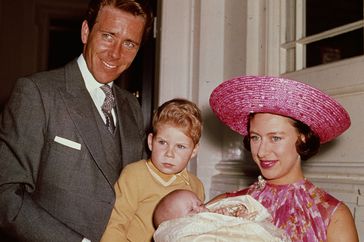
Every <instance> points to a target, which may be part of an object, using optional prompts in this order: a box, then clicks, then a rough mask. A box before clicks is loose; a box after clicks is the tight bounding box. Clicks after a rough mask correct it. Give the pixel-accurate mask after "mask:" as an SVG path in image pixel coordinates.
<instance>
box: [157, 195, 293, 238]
mask: <svg viewBox="0 0 364 242" xmlns="http://www.w3.org/2000/svg"><path fill="white" fill-rule="evenodd" d="M241 203H243V204H245V206H246V207H247V208H248V211H249V213H251V212H255V211H256V212H257V215H256V216H255V217H252V218H249V219H245V218H237V217H233V216H226V215H221V214H217V213H211V212H203V213H199V214H195V215H192V216H187V217H183V218H178V219H173V220H169V221H165V222H163V223H162V224H160V226H159V227H158V229H157V230H156V232H155V233H154V240H155V242H184V241H186V242H187V241H188V242H199V241H203V242H209V241H221V242H222V241H229V242H234V241H249V242H258V241H264V242H267V241H269V242H275V241H290V239H289V238H288V237H287V236H286V235H285V233H284V231H283V230H281V229H278V228H276V227H275V226H274V225H273V224H272V223H271V216H270V214H269V213H268V211H267V210H266V209H265V208H264V207H263V206H262V205H261V204H260V203H259V202H258V201H256V200H255V199H253V198H252V197H251V196H248V195H245V196H239V197H234V198H226V199H223V200H220V201H218V202H217V203H214V204H212V205H210V206H208V208H209V209H210V210H215V209H216V208H219V207H221V206H232V205H237V204H241Z"/></svg>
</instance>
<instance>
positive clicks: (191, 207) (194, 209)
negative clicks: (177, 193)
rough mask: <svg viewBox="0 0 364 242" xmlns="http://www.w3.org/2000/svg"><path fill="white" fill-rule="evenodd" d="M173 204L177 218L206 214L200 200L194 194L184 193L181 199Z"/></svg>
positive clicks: (205, 209)
mask: <svg viewBox="0 0 364 242" xmlns="http://www.w3.org/2000/svg"><path fill="white" fill-rule="evenodd" d="M176 202H177V203H176V204H175V205H176V207H178V209H177V213H178V215H177V217H184V216H187V215H191V214H196V213H200V212H206V211H207V208H206V207H205V204H203V202H202V201H200V199H198V197H197V196H196V195H195V194H192V193H185V194H184V195H183V197H182V196H181V198H180V199H178V200H177V201H176Z"/></svg>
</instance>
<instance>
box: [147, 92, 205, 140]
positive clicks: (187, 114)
mask: <svg viewBox="0 0 364 242" xmlns="http://www.w3.org/2000/svg"><path fill="white" fill-rule="evenodd" d="M162 124H170V125H172V126H175V127H178V128H180V129H182V130H183V132H184V134H185V135H186V136H188V137H190V138H191V139H192V140H193V143H194V144H195V145H196V144H198V142H199V140H200V137H201V133H202V117H201V111H200V109H199V108H198V107H197V105H196V104H194V103H193V102H191V101H188V100H186V99H182V98H175V99H172V100H169V101H167V102H165V103H163V104H162V105H161V106H160V107H159V108H158V109H157V111H156V112H155V113H154V115H153V120H152V127H153V133H154V134H156V133H157V131H158V128H159V126H160V125H162Z"/></svg>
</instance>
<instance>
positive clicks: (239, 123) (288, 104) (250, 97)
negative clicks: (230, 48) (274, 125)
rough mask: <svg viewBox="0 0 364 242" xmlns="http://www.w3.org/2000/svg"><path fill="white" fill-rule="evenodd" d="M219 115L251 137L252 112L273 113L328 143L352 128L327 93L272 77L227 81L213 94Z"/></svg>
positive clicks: (223, 120) (341, 110)
mask: <svg viewBox="0 0 364 242" xmlns="http://www.w3.org/2000/svg"><path fill="white" fill-rule="evenodd" d="M210 106H211V108H212V110H213V112H214V113H215V114H216V116H217V117H218V118H219V119H220V120H221V121H222V122H223V123H224V124H226V125H227V126H229V127H230V128H231V129H232V130H234V131H236V132H238V133H240V134H242V135H244V136H245V135H247V132H248V131H247V123H248V117H249V114H250V113H272V114H278V115H282V116H286V117H290V118H293V119H295V120H299V121H301V122H303V123H305V124H306V125H308V126H309V127H310V128H311V130H312V131H313V132H314V133H315V134H316V135H318V136H319V138H320V143H321V144H322V143H326V142H328V141H330V140H332V139H334V138H336V137H337V136H338V135H340V134H341V133H343V132H344V131H345V130H347V129H348V128H349V127H350V123H351V122H350V117H349V114H348V113H347V111H346V110H345V109H344V108H343V107H342V106H341V105H340V104H339V103H338V102H337V101H336V100H334V99H333V98H331V97H330V96H328V95H327V94H325V93H324V92H322V91H320V90H318V89H316V88H314V87H312V86H309V85H307V84H304V83H302V82H298V81H294V80H290V79H285V78H280V77H268V76H242V77H237V78H234V79H231V80H227V81H224V82H223V83H221V84H220V85H219V86H217V87H216V88H215V89H214V90H213V91H212V93H211V95H210Z"/></svg>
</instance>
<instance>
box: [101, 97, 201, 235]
mask: <svg viewBox="0 0 364 242" xmlns="http://www.w3.org/2000/svg"><path fill="white" fill-rule="evenodd" d="M152 127H153V132H152V133H150V134H149V135H148V147H149V149H150V150H151V158H150V159H149V160H140V161H137V162H134V163H131V164H129V165H128V166H126V167H125V168H124V169H123V171H122V173H121V175H120V177H119V179H118V181H117V182H116V184H115V193H116V202H115V205H114V209H113V211H112V214H111V217H110V220H109V223H108V225H107V227H106V230H105V233H104V235H103V237H102V239H101V241H102V242H113V241H115V242H120V241H135V242H142V241H151V240H152V236H153V233H154V226H153V211H154V209H155V207H156V205H157V203H158V202H159V201H160V199H161V198H162V197H164V196H165V195H166V194H168V193H170V192H171V191H173V190H176V189H186V190H190V191H192V192H194V193H196V194H197V196H198V198H199V199H200V200H201V201H204V199H205V197H204V188H203V184H202V182H201V181H200V180H199V179H198V178H197V177H196V176H194V175H193V174H191V173H189V172H188V171H187V169H186V166H187V164H188V162H189V161H190V160H191V159H192V158H193V157H194V156H195V155H196V154H197V150H198V145H199V140H200V137H201V132H202V118H201V112H200V110H199V109H198V107H197V106H196V105H195V104H194V103H192V102H190V101H188V100H185V99H172V100H170V101H168V102H166V103H164V104H163V105H161V106H160V107H159V108H158V110H157V112H156V113H155V114H154V116H153V121H152Z"/></svg>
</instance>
